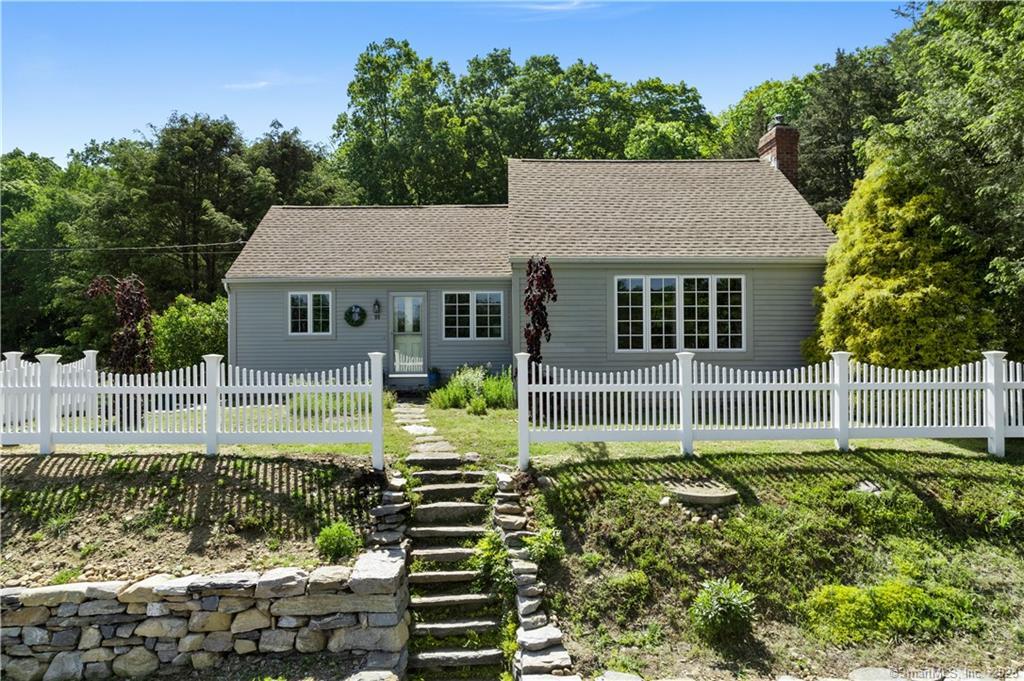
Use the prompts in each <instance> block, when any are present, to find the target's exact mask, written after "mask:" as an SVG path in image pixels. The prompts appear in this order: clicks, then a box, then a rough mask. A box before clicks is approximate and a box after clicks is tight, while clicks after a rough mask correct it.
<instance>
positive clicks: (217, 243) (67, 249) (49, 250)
mask: <svg viewBox="0 0 1024 681" xmlns="http://www.w3.org/2000/svg"><path fill="white" fill-rule="evenodd" d="M245 243H246V242H245V240H244V239H237V240H235V241H215V242H211V243H205V244H173V245H170V246H59V247H56V248H0V251H2V252H4V253H68V252H72V251H166V250H173V249H176V248H199V247H203V246H244V245H245Z"/></svg>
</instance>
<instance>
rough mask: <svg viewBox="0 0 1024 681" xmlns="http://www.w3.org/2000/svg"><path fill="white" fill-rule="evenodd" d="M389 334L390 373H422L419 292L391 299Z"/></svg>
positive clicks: (422, 344)
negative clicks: (390, 348)
mask: <svg viewBox="0 0 1024 681" xmlns="http://www.w3.org/2000/svg"><path fill="white" fill-rule="evenodd" d="M391 310H392V313H391V334H392V339H393V341H392V347H393V348H394V356H393V357H392V361H391V372H392V373H394V374H423V373H426V369H425V368H424V366H423V365H424V360H423V350H424V343H423V328H424V322H423V314H424V309H423V296H422V295H397V296H394V297H393V298H392V299H391Z"/></svg>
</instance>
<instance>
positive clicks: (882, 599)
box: [804, 578, 978, 645]
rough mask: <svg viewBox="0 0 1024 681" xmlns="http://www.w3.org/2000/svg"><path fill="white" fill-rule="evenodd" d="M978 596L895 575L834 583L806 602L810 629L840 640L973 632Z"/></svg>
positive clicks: (846, 642) (826, 638)
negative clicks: (847, 583)
mask: <svg viewBox="0 0 1024 681" xmlns="http://www.w3.org/2000/svg"><path fill="white" fill-rule="evenodd" d="M973 610H974V599H973V598H972V597H971V596H970V594H968V593H967V592H965V591H963V590H961V589H958V588H956V587H951V586H945V585H940V584H933V583H929V584H923V585H922V584H915V583H913V582H912V581H911V580H908V579H901V578H894V579H889V580H886V581H884V582H882V583H880V584H877V585H873V586H868V587H859V586H845V585H841V584H829V585H826V586H822V587H819V588H817V589H815V590H814V591H813V592H812V593H811V595H810V596H808V597H807V600H806V601H805V602H804V612H805V615H806V624H807V627H808V629H810V631H811V632H812V633H813V634H814V635H815V636H816V637H818V638H820V639H822V640H824V641H827V642H830V643H835V644H838V645H849V644H854V643H863V642H865V641H886V640H890V639H893V638H897V637H904V636H912V637H915V638H929V639H934V638H941V637H944V636H947V635H949V634H953V633H956V632H961V631H974V630H976V629H977V627H978V620H977V618H976V616H975V615H974V614H973Z"/></svg>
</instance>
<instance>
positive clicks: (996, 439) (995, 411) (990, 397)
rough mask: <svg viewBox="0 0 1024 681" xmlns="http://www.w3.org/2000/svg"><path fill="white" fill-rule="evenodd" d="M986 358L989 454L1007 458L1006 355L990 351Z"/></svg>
mask: <svg viewBox="0 0 1024 681" xmlns="http://www.w3.org/2000/svg"><path fill="white" fill-rule="evenodd" d="M981 354H982V355H984V356H985V383H986V386H985V425H986V426H987V427H988V432H989V436H988V453H989V454H992V455H994V456H998V457H1000V458H1002V457H1004V456H1006V410H1005V404H1004V395H1003V373H1004V369H1003V359H1004V358H1005V357H1006V353H1005V352H1002V351H1000V350H990V351H988V352H983V353H981Z"/></svg>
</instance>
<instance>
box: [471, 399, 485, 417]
mask: <svg viewBox="0 0 1024 681" xmlns="http://www.w3.org/2000/svg"><path fill="white" fill-rule="evenodd" d="M466 412H467V413H469V415H470V416H486V414H487V401H486V400H484V398H483V396H482V395H477V396H475V397H473V398H472V399H471V400H470V401H469V404H468V405H467V406H466Z"/></svg>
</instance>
